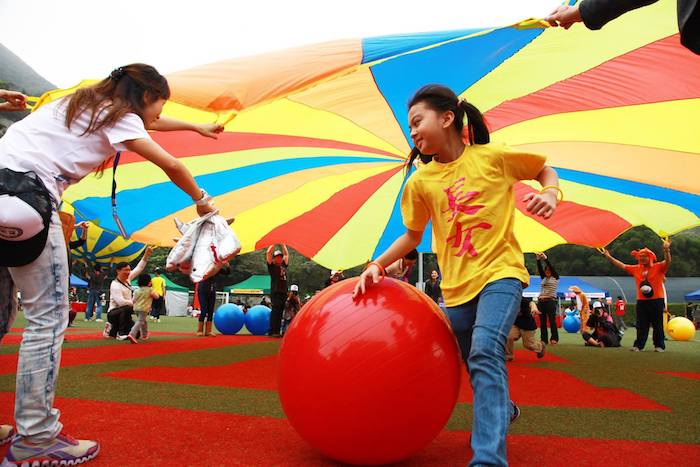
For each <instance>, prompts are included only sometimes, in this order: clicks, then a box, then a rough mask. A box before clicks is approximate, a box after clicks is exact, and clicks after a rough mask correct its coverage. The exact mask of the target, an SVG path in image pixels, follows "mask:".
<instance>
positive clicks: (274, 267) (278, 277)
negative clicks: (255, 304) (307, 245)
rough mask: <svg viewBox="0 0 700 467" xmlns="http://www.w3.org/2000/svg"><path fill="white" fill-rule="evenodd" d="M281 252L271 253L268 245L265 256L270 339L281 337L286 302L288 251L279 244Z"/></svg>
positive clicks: (271, 247)
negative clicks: (268, 281) (268, 276)
mask: <svg viewBox="0 0 700 467" xmlns="http://www.w3.org/2000/svg"><path fill="white" fill-rule="evenodd" d="M280 247H281V248H282V249H281V250H275V251H274V253H273V252H272V250H273V248H274V245H270V247H269V248H268V249H267V253H266V254H265V259H266V260H267V271H268V272H269V273H270V296H271V298H272V313H271V314H270V332H269V335H270V336H272V337H282V314H283V313H284V305H285V303H286V302H287V267H288V265H289V250H287V246H286V245H285V244H281V245H280Z"/></svg>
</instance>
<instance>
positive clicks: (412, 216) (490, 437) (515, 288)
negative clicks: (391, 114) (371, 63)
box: [355, 85, 561, 465]
mask: <svg viewBox="0 0 700 467" xmlns="http://www.w3.org/2000/svg"><path fill="white" fill-rule="evenodd" d="M465 120H466V125H465ZM408 125H409V129H410V131H411V139H412V140H413V142H414V144H415V147H414V149H413V150H412V151H411V155H410V157H409V161H408V171H409V173H410V177H409V178H408V180H407V182H406V186H405V188H404V191H403V195H402V199H401V212H402V214H403V221H404V225H405V226H406V233H405V234H403V235H402V236H401V237H399V238H398V239H397V240H396V241H395V242H394V243H393V244H392V245H391V247H389V249H388V250H387V251H385V252H384V253H383V254H382V255H381V256H380V257H379V258H377V260H375V261H373V262H372V263H370V264H369V265H368V267H367V269H366V270H365V272H363V273H362V275H361V276H360V280H359V281H358V284H357V286H356V288H355V295H356V296H358V295H360V294H362V293H364V291H365V288H366V287H367V286H368V285H369V284H371V283H376V282H378V281H379V280H380V276H383V275H384V268H385V267H386V266H388V265H390V264H392V263H393V262H394V261H396V260H397V259H399V258H401V257H403V255H405V254H406V253H407V252H409V251H410V250H412V249H413V248H416V247H417V246H418V244H419V243H420V241H421V239H422V237H423V231H424V229H425V227H426V225H427V224H428V222H429V221H432V225H433V234H434V238H435V245H436V248H437V256H438V263H439V266H440V270H441V271H442V272H443V281H442V284H441V286H442V292H443V296H444V299H445V305H446V306H447V315H448V317H449V319H450V322H451V324H452V329H453V332H454V333H455V336H456V338H457V341H458V343H459V346H460V350H461V352H462V358H463V359H464V361H465V363H466V364H467V370H468V371H469V376H470V381H471V385H472V389H473V393H474V417H473V428H472V435H471V446H472V451H473V458H472V461H471V463H470V465H475V464H479V465H481V464H488V465H506V464H507V458H506V433H507V431H508V425H509V423H511V422H512V421H514V420H515V419H516V418H517V417H518V416H519V414H520V410H519V409H518V407H517V406H516V405H515V404H514V403H513V402H512V401H510V400H509V397H508V374H507V372H506V368H505V345H506V338H507V336H508V332H509V330H510V328H511V326H512V325H513V322H514V320H515V316H516V314H517V311H518V307H519V305H520V299H521V295H522V287H523V284H527V282H528V280H529V273H528V272H527V269H526V268H525V265H524V259H523V253H522V250H521V249H520V245H519V244H518V241H517V240H516V238H515V235H514V234H513V224H514V221H515V195H514V187H513V185H515V183H516V182H518V181H519V180H530V179H535V180H537V181H538V182H540V184H541V185H542V186H543V187H544V188H543V189H542V190H541V191H539V192H538V191H536V190H532V189H530V188H529V187H527V186H525V185H522V186H518V191H519V193H520V194H519V196H518V197H519V198H521V199H522V203H523V204H522V208H524V210H526V211H527V212H528V213H529V214H528V215H529V216H530V217H544V218H545V219H548V218H549V217H551V216H552V214H553V213H554V210H555V208H556V205H557V193H558V192H559V193H561V190H559V187H558V183H559V181H558V177H557V174H556V172H555V171H554V170H553V169H552V168H550V167H548V166H546V165H545V157H544V156H541V155H538V154H531V153H525V152H521V151H516V150H514V149H511V148H509V147H507V146H505V145H501V144H492V143H490V138H489V131H488V128H487V127H486V123H485V121H484V118H483V116H482V115H481V112H479V110H478V109H477V108H476V107H474V106H473V105H472V104H469V103H468V102H466V101H464V100H461V99H459V98H458V97H457V96H456V95H455V94H454V92H452V91H451V90H450V89H448V88H446V87H444V86H439V85H428V86H425V87H423V88H421V89H420V90H418V92H417V93H416V94H415V96H414V97H413V98H412V99H411V101H410V103H409V112H408ZM416 157H420V158H421V160H423V162H424V163H426V164H425V165H423V166H421V167H420V168H419V169H418V170H417V171H415V172H413V173H411V171H412V166H413V162H414V160H415V159H416Z"/></svg>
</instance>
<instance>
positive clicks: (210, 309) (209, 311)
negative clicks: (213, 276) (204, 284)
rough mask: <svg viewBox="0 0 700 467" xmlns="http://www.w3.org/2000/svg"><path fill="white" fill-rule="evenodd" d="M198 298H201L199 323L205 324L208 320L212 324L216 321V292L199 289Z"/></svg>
mask: <svg viewBox="0 0 700 467" xmlns="http://www.w3.org/2000/svg"><path fill="white" fill-rule="evenodd" d="M197 298H199V308H200V309H201V310H200V311H201V313H200V314H199V322H200V323H203V322H204V319H205V318H206V320H207V321H209V322H210V323H211V322H212V320H213V319H214V306H215V305H216V290H211V291H210V290H206V289H204V290H202V289H201V288H200V289H197Z"/></svg>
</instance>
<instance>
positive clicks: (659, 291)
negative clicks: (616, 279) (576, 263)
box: [603, 240, 671, 352]
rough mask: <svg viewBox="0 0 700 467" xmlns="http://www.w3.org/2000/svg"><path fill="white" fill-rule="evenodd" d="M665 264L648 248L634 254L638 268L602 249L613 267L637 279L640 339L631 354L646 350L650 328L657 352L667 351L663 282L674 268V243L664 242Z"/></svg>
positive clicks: (638, 332) (638, 330) (638, 335)
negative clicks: (650, 327)
mask: <svg viewBox="0 0 700 467" xmlns="http://www.w3.org/2000/svg"><path fill="white" fill-rule="evenodd" d="M663 246H664V260H663V261H661V262H658V263H657V262H656V255H655V254H654V252H653V251H651V250H650V249H649V248H642V249H641V250H634V251H633V252H632V256H634V257H635V258H636V259H637V264H625V263H623V262H622V261H620V260H618V259H616V258H614V257H613V256H612V255H611V254H610V252H609V251H608V250H607V249H603V255H604V256H605V257H606V258H607V259H608V261H610V262H611V263H612V264H614V265H615V266H617V267H618V268H620V269H622V270H623V271H625V272H626V273H627V274H629V275H630V276H633V277H634V281H635V283H636V284H637V322H636V327H637V339H636V340H635V341H634V346H633V347H632V349H631V350H632V351H634V352H639V351H642V350H644V346H645V345H646V343H647V337H649V324H651V326H652V328H653V334H652V338H653V340H654V351H656V352H663V351H664V350H665V349H666V343H665V342H664V341H665V335H664V309H665V302H666V289H665V288H664V280H665V279H666V271H668V266H669V265H670V264H671V241H670V240H664V244H663Z"/></svg>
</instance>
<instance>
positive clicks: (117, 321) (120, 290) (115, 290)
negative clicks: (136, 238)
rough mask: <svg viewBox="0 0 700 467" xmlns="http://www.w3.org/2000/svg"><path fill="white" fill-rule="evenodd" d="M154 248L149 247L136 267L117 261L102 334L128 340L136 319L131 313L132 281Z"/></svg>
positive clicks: (132, 306)
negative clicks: (133, 318)
mask: <svg viewBox="0 0 700 467" xmlns="http://www.w3.org/2000/svg"><path fill="white" fill-rule="evenodd" d="M152 253H153V249H152V248H151V247H147V248H146V251H145V252H144V254H143V257H142V258H141V261H139V263H138V264H137V265H136V267H135V268H134V269H131V265H129V263H126V262H121V263H117V265H116V267H115V270H116V273H117V276H116V277H115V278H114V280H113V281H112V283H111V284H110V286H109V308H108V311H107V322H106V323H105V328H104V331H103V332H102V336H103V337H105V338H107V339H109V338H116V339H117V340H122V341H123V340H126V339H127V338H128V335H129V331H130V330H131V327H132V326H133V325H134V321H133V320H132V319H131V314H132V313H133V312H134V289H133V287H131V281H133V280H134V279H136V278H137V277H139V275H140V274H141V273H142V272H143V270H144V269H145V268H146V264H148V259H149V258H150V257H151V254H152Z"/></svg>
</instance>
